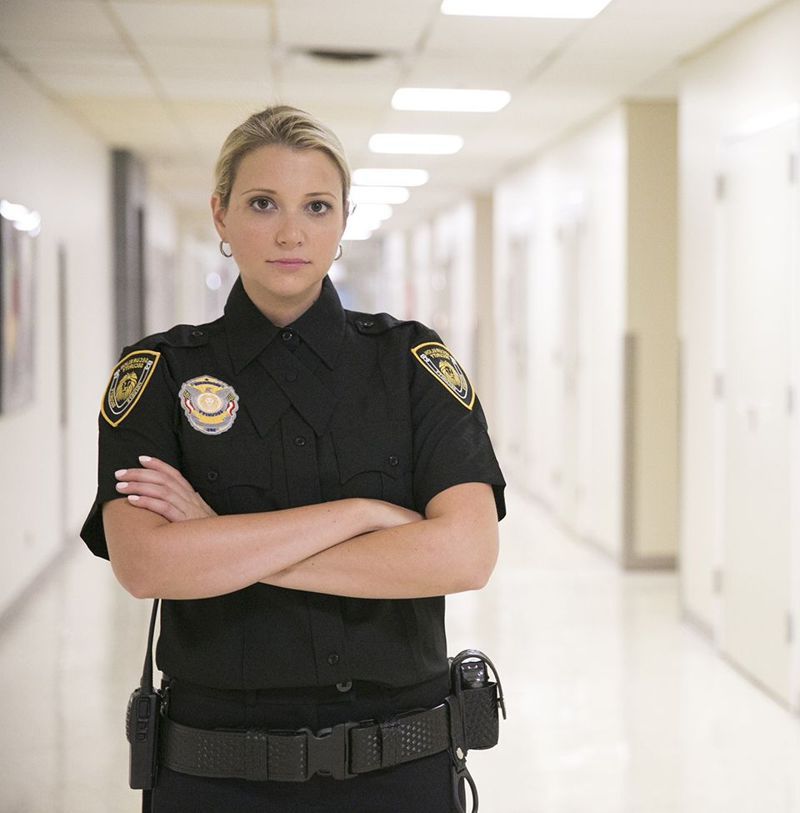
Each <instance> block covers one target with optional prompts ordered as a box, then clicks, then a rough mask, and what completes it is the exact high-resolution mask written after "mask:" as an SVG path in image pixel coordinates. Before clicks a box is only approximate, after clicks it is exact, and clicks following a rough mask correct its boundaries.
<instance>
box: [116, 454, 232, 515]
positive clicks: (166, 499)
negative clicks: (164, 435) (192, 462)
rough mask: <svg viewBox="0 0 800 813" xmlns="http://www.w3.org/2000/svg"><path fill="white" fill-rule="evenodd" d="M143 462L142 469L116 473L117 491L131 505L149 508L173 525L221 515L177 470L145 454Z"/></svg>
mask: <svg viewBox="0 0 800 813" xmlns="http://www.w3.org/2000/svg"><path fill="white" fill-rule="evenodd" d="M139 462H140V463H141V464H142V466H143V468H141V469H120V470H119V471H116V472H114V476H115V477H116V478H117V480H118V481H119V482H118V483H117V491H118V492H119V493H120V494H126V495H127V496H128V502H129V503H130V504H131V505H134V506H136V507H137V508H146V509H148V510H149V511H152V512H153V513H155V514H159V515H161V516H162V517H164V519H167V520H169V521H170V522H182V521H183V520H186V519H206V518H207V517H215V516H217V514H216V513H215V512H214V511H213V510H212V509H211V508H210V507H209V506H208V505H207V504H206V502H205V500H203V498H202V497H201V496H200V495H199V494H198V493H197V492H196V491H195V490H194V489H193V488H192V487H191V485H190V484H189V483H188V481H187V480H186V478H185V477H184V476H183V475H182V474H181V473H180V472H179V471H178V470H177V469H176V468H173V467H172V466H170V465H169V464H168V463H164V462H163V461H161V460H159V459H158V458H157V457H147V456H144V455H143V456H142V457H140V458H139Z"/></svg>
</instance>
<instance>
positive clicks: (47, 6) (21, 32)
mask: <svg viewBox="0 0 800 813" xmlns="http://www.w3.org/2000/svg"><path fill="white" fill-rule="evenodd" d="M0 17H2V25H0V43H3V44H4V45H8V44H12V45H13V43H14V42H16V41H18V40H32V41H39V42H48V41H51V42H72V43H79V42H84V43H95V42H109V41H112V42H117V41H118V40H119V37H118V36H117V32H116V30H115V29H114V26H113V25H112V23H111V21H110V20H109V17H108V14H107V13H106V12H105V11H104V9H103V8H102V6H101V5H99V4H98V3H96V2H88V1H83V0H82V1H81V2H68V3H65V2H47V1H46V0H2V11H0Z"/></svg>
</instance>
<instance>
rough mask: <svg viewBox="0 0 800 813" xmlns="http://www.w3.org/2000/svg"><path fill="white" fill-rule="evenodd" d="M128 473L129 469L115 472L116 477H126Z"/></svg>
mask: <svg viewBox="0 0 800 813" xmlns="http://www.w3.org/2000/svg"><path fill="white" fill-rule="evenodd" d="M127 472H128V470H127V469H117V470H116V471H115V472H114V477H124V476H125V474H127Z"/></svg>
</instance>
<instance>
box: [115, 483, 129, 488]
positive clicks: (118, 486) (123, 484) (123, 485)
mask: <svg viewBox="0 0 800 813" xmlns="http://www.w3.org/2000/svg"><path fill="white" fill-rule="evenodd" d="M127 487H128V484H127V483H117V488H127Z"/></svg>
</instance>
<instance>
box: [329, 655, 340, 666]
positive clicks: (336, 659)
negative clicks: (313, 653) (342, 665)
mask: <svg viewBox="0 0 800 813" xmlns="http://www.w3.org/2000/svg"><path fill="white" fill-rule="evenodd" d="M328 663H329V664H330V665H331V666H336V664H337V663H339V655H338V653H336V652H331V654H330V655H328Z"/></svg>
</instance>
